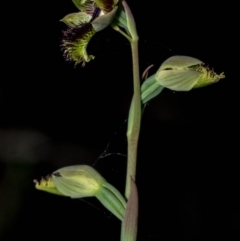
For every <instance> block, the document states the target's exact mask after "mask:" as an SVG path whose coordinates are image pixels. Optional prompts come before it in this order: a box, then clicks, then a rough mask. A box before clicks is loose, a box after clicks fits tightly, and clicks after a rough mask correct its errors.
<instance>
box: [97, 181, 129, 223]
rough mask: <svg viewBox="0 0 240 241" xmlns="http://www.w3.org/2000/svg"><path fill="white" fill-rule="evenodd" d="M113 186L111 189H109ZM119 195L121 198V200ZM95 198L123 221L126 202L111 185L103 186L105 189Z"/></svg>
mask: <svg viewBox="0 0 240 241" xmlns="http://www.w3.org/2000/svg"><path fill="white" fill-rule="evenodd" d="M110 186H111V188H109V187H110ZM119 195H120V196H121V198H119ZM95 197H96V198H97V199H98V200H99V201H100V202H101V203H102V205H103V206H104V207H105V208H107V209H108V210H109V211H110V212H111V213H112V214H114V215H115V216H116V217H117V218H118V219H120V220H121V221H122V220H123V218H124V213H125V208H126V201H125V200H124V198H123V197H122V195H121V194H120V192H119V191H118V190H117V189H116V188H115V187H113V186H112V185H110V184H109V183H108V185H106V186H105V185H103V188H101V190H99V192H98V193H97V194H96V195H95Z"/></svg>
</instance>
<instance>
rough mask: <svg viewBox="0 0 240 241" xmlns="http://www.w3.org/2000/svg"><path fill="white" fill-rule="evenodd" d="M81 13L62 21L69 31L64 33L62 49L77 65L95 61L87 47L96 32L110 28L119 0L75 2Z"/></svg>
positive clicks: (84, 0)
mask: <svg viewBox="0 0 240 241" xmlns="http://www.w3.org/2000/svg"><path fill="white" fill-rule="evenodd" d="M73 3H74V4H75V6H76V7H77V8H78V9H79V10H80V12H76V13H71V14H68V15H66V16H65V17H64V18H63V19H61V20H60V21H62V22H64V23H65V24H66V25H67V26H68V29H67V30H66V31H64V32H63V39H62V44H61V48H62V50H63V54H64V56H65V58H66V59H67V60H68V61H71V62H74V63H75V65H77V64H82V66H85V64H86V63H87V62H89V61H90V60H92V59H94V56H93V55H89V54H88V53H87V46H88V43H89V41H90V40H91V38H92V37H93V36H94V34H95V33H96V32H99V31H101V30H103V29H104V28H106V27H107V26H109V25H110V24H111V22H112V20H113V18H114V16H115V14H116V12H117V9H118V6H117V3H118V0H96V1H92V0H73Z"/></svg>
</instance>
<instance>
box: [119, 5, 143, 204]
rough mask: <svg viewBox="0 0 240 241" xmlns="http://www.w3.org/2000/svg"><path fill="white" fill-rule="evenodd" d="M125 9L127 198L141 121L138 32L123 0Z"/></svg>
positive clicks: (135, 160)
mask: <svg viewBox="0 0 240 241" xmlns="http://www.w3.org/2000/svg"><path fill="white" fill-rule="evenodd" d="M122 4H123V7H124V9H125V11H126V17H127V23H128V29H129V32H130V34H131V40H130V43H131V50H132V63H133V91H134V95H133V99H132V103H131V107H130V111H129V117H128V130H127V140H128V160H127V175H126V189H125V196H126V198H127V199H128V198H129V195H130V181H131V177H132V178H133V180H135V178H136V166H137V146H138V138H139V132H140V123H141V89H140V74H139V57H138V34H137V30H136V25H135V20H134V17H133V15H132V13H131V10H130V8H129V7H128V5H127V3H126V2H125V1H123V2H122Z"/></svg>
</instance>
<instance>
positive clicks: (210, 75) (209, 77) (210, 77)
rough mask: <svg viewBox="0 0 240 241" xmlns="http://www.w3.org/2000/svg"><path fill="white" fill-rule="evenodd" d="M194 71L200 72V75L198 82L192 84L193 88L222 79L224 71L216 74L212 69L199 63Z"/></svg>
mask: <svg viewBox="0 0 240 241" xmlns="http://www.w3.org/2000/svg"><path fill="white" fill-rule="evenodd" d="M196 71H198V72H200V73H202V76H201V77H200V79H199V80H198V82H197V83H196V84H195V85H194V86H193V88H201V87H204V86H207V85H210V84H214V83H216V82H218V81H219V80H220V79H224V78H225V75H224V73H221V74H217V73H215V72H214V71H213V70H211V69H209V68H208V67H206V66H203V65H200V66H198V67H197V68H196Z"/></svg>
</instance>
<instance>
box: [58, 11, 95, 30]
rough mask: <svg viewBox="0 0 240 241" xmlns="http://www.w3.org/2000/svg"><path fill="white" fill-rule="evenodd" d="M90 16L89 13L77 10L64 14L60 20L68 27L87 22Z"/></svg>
mask: <svg viewBox="0 0 240 241" xmlns="http://www.w3.org/2000/svg"><path fill="white" fill-rule="evenodd" d="M91 18H92V17H91V15H89V14H87V13H85V12H77V13H70V14H68V15H66V16H65V17H64V18H63V19H61V20H60V21H62V22H64V23H65V24H66V25H67V26H68V27H77V26H79V25H81V24H84V23H88V22H89V21H90V20H91Z"/></svg>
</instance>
